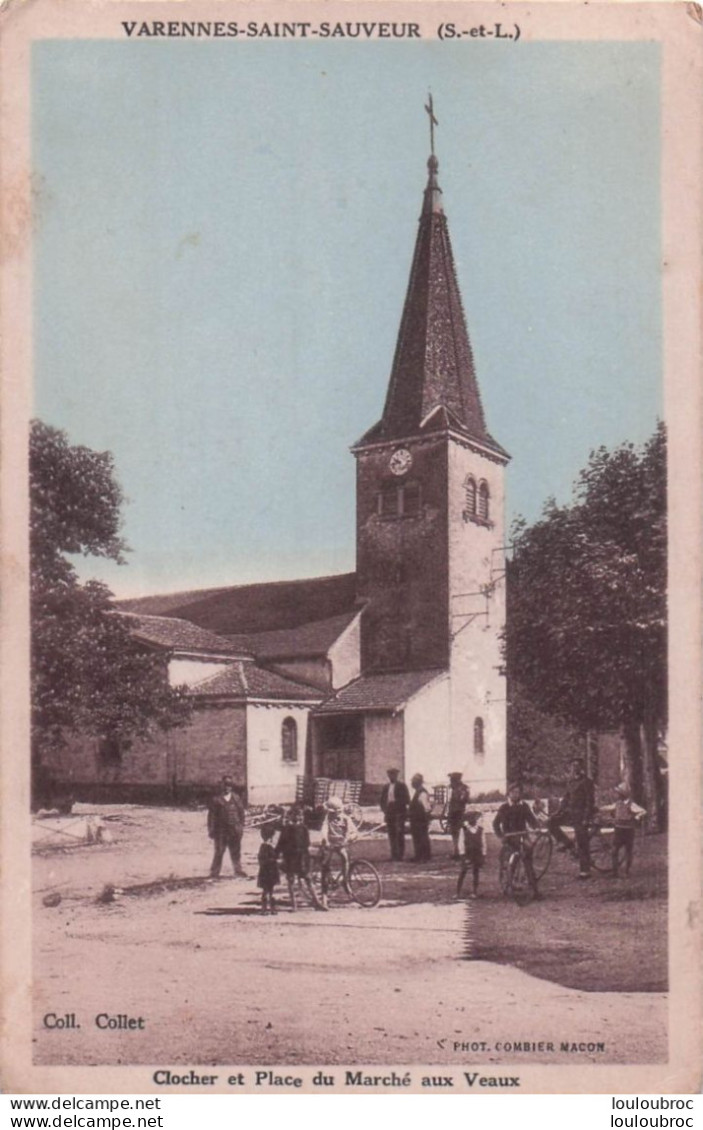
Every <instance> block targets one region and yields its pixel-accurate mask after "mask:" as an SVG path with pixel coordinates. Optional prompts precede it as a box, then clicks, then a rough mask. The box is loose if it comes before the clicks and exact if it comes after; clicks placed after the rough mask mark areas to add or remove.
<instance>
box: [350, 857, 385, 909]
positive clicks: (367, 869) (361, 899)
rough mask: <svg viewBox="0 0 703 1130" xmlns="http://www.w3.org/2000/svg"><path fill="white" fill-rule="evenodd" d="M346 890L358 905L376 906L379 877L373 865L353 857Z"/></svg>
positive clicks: (379, 896) (379, 883)
mask: <svg viewBox="0 0 703 1130" xmlns="http://www.w3.org/2000/svg"><path fill="white" fill-rule="evenodd" d="M347 890H348V891H349V894H350V895H351V897H352V898H353V899H354V902H358V904H359V906H365V907H369V908H370V907H372V906H377V905H378V903H379V902H380V900H381V879H380V877H379V874H378V871H377V870H376V868H375V867H374V865H373V864H372V863H368V862H367V861H366V860H365V859H355V860H354V862H353V863H352V864H351V866H350V868H349V875H348V877H347Z"/></svg>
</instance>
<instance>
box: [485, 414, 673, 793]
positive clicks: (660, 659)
mask: <svg viewBox="0 0 703 1130" xmlns="http://www.w3.org/2000/svg"><path fill="white" fill-rule="evenodd" d="M513 540H514V543H515V552H514V556H513V561H512V562H511V566H510V571H509V579H508V614H507V628H506V659H507V665H508V676H509V678H511V679H513V680H516V681H517V682H519V684H520V685H521V687H522V688H523V690H524V691H525V693H526V694H527V695H528V697H529V698H530V700H531V701H532V702H533V703H534V704H535V706H536V707H538V708H539V709H540V710H542V711H544V712H546V713H548V714H551V715H553V716H555V717H557V718H560V719H562V720H563V721H564V722H566V723H568V724H569V725H571V726H575V727H577V728H579V729H581V730H589V729H591V730H600V731H602V730H606V729H615V728H618V729H621V730H622V733H623V736H624V739H625V747H626V751H627V759H628V770H629V774H630V778H631V784H632V787H633V789H634V792H635V795H636V796H638V797H639V798H640V799H643V800H644V801H645V803H646V804H647V807H648V808H649V809H650V811H651V812H653V813H654V814H656V813H657V811H658V810H659V808H660V806H661V804H662V802H663V785H662V780H661V774H660V771H659V763H658V757H657V752H656V751H657V740H658V736H659V734H660V733H661V731H662V730H663V729H664V728H665V726H666V711H667V704H666V643H667V627H666V545H667V527H666V433H665V430H664V426H663V425H660V426H659V427H658V428H657V430H656V432H655V433H654V435H653V436H652V438H651V439H650V440H649V441H648V442H647V443H646V444H645V445H644V446H643V447H642V448H637V447H635V446H634V445H633V444H629V443H627V444H623V445H622V446H620V447H618V448H616V449H615V450H613V451H608V450H606V449H605V448H600V449H599V450H597V451H595V452H593V453H592V454H591V458H590V460H589V463H588V466H587V467H586V468H585V469H584V470H583V471H582V472H581V474H580V476H579V478H578V480H577V482H576V484H575V488H574V501H573V503H572V504H571V505H569V506H557V504H556V503H555V502H554V500H550V501H549V502H547V504H546V505H545V507H544V511H543V514H542V517H541V518H540V519H539V520H538V521H537V522H536V523H535V524H534V525H533V526H529V527H528V526H527V525H526V524H525V523H524V522H523V521H520V522H518V523H516V525H515V527H514V529H513Z"/></svg>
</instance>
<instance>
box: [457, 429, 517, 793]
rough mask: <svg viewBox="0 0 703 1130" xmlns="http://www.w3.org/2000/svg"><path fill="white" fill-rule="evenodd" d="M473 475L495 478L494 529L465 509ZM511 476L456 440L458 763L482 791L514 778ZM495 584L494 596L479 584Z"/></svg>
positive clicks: (502, 785)
mask: <svg viewBox="0 0 703 1130" xmlns="http://www.w3.org/2000/svg"><path fill="white" fill-rule="evenodd" d="M468 475H473V477H474V478H475V480H476V482H477V484H478V483H479V482H480V480H481V479H485V481H486V482H487V483H488V487H489V491H490V520H491V523H492V524H491V526H490V528H487V527H485V526H481V525H478V524H476V523H474V522H471V521H468V522H467V521H465V520H464V518H463V516H462V512H463V511H464V509H465V506H466V493H465V482H466V478H467V476H468ZM504 477H505V469H504V467H503V466H502V465H501V464H498V463H496V462H494V461H492V460H490V459H487V458H486V457H485V456H483V455H480V454H478V453H477V452H474V451H470V450H467V449H466V448H465V447H462V446H461V445H459V444H457V443H452V444H450V447H449V585H450V593H451V594H452V597H451V602H450V604H451V614H452V615H451V621H450V630H451V633H452V635H453V637H454V638H453V642H452V646H451V659H450V670H451V687H450V705H449V712H450V734H451V736H450V745H451V750H452V755H453V758H454V760H455V763H456V764H455V768H456V769H457V770H459V771H461V772H463V773H464V776H465V779H466V780H467V781H468V782H469V783H470V784H471V786H472V789H473V791H474V792H479V791H482V792H489V791H492V790H493V789H500V790H504V788H505V783H506V781H505V775H506V708H507V703H506V697H507V695H506V686H505V677H504V675H503V674H502V667H503V656H502V648H501V639H500V636H501V632H502V630H503V627H504V624H505V550H504V546H505V526H504V521H505V519H504ZM488 585H490V586H492V588H491V592H490V595H489V596H488V598H486V597H485V596H484V595H481V593H480V591H479V590H481V588H482V587H483V586H488ZM465 594H476V595H465ZM476 718H482V719H483V722H484V748H485V753H484V755H483V757H476V756H475V755H474V720H475V719H476Z"/></svg>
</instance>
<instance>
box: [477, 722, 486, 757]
mask: <svg viewBox="0 0 703 1130" xmlns="http://www.w3.org/2000/svg"><path fill="white" fill-rule="evenodd" d="M485 752H486V749H485V745H484V736H483V718H475V719H474V757H483V755H484V753H485Z"/></svg>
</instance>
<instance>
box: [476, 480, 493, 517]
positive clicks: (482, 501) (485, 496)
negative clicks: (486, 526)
mask: <svg viewBox="0 0 703 1130" xmlns="http://www.w3.org/2000/svg"><path fill="white" fill-rule="evenodd" d="M490 498H491V496H490V494H489V491H488V483H487V482H486V480H485V479H482V480H481V482H480V483H479V487H478V516H479V518H483V520H484V522H487V521H488V518H489V516H490Z"/></svg>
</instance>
